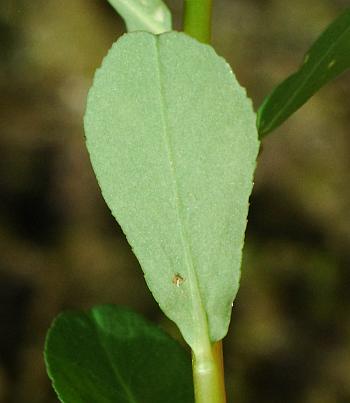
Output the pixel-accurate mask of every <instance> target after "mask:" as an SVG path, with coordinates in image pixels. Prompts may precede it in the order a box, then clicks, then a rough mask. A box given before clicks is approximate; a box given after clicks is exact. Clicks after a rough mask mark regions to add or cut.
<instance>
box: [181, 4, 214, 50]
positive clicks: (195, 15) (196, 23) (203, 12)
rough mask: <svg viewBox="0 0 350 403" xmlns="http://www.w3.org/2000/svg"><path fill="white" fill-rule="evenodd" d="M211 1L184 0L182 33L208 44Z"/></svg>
mask: <svg viewBox="0 0 350 403" xmlns="http://www.w3.org/2000/svg"><path fill="white" fill-rule="evenodd" d="M212 3H213V1H212V0H185V8H184V31H185V32H186V34H188V35H190V36H192V37H193V38H195V39H197V40H199V41H200V42H204V43H210V37H211V13H212Z"/></svg>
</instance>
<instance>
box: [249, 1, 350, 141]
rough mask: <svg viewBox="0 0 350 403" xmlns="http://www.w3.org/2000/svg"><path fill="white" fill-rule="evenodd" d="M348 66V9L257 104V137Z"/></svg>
mask: <svg viewBox="0 0 350 403" xmlns="http://www.w3.org/2000/svg"><path fill="white" fill-rule="evenodd" d="M349 67H350V9H348V10H347V11H345V12H344V13H343V14H342V15H340V17H338V18H337V19H336V20H335V21H334V22H333V23H332V24H331V25H329V26H328V28H327V29H326V30H325V31H324V32H323V33H322V34H321V36H320V37H319V38H318V39H317V41H316V42H315V43H314V44H313V46H312V47H311V49H310V50H309V51H308V52H307V54H306V55H305V57H304V63H303V65H302V66H301V67H300V69H299V70H298V71H297V72H296V73H294V74H293V75H291V76H290V77H288V78H287V79H286V80H285V81H283V82H282V83H281V84H280V85H279V86H277V87H276V88H275V89H274V90H273V91H272V93H271V94H270V95H269V96H268V97H266V98H265V100H264V102H263V103H262V105H261V106H260V108H259V111H258V119H257V126H258V130H259V135H260V137H264V136H265V135H266V134H268V133H269V132H271V131H272V130H274V129H275V128H276V127H278V126H279V125H281V124H282V123H283V122H284V121H285V120H286V119H287V118H288V117H289V116H290V115H292V114H293V113H294V112H295V111H296V110H297V109H299V108H300V107H301V106H302V105H303V104H304V103H305V102H306V101H307V100H308V99H309V98H310V97H311V96H312V95H314V94H315V93H316V92H317V91H318V90H319V89H320V88H321V87H322V86H324V85H325V84H326V83H328V82H329V81H330V80H332V79H333V78H335V77H337V76H338V75H339V74H341V73H343V72H344V71H345V70H347V69H348V68H349Z"/></svg>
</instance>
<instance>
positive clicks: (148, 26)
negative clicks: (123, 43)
mask: <svg viewBox="0 0 350 403" xmlns="http://www.w3.org/2000/svg"><path fill="white" fill-rule="evenodd" d="M108 2H109V3H110V4H111V6H112V7H113V8H114V9H115V10H116V11H117V12H118V14H120V15H121V17H122V18H123V19H124V21H125V24H126V28H127V30H128V32H132V31H147V32H151V33H153V34H161V33H162V32H166V31H170V30H171V13H170V11H169V9H168V7H167V6H166V5H165V3H164V2H163V1H161V0H108Z"/></svg>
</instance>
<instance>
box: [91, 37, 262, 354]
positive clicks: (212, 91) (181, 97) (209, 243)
mask: <svg viewBox="0 0 350 403" xmlns="http://www.w3.org/2000/svg"><path fill="white" fill-rule="evenodd" d="M141 65H142V69H140V67H139V66H141ZM233 105H234V106H233ZM85 133H86V139H87V147H88V150H89V153H90V158H91V161H92V165H93V167H94V170H95V173H96V176H97V179H98V181H99V184H100V187H101V190H102V193H103V196H104V198H105V200H106V202H107V204H108V206H109V207H110V209H111V211H112V214H113V215H114V216H115V217H116V219H117V220H118V222H119V224H120V225H121V227H122V228H123V231H124V233H125V234H126V236H127V238H128V240H129V243H130V244H131V246H132V247H133V250H134V253H135V254H136V256H137V257H138V259H139V261H140V263H141V266H142V268H143V270H144V273H145V278H146V281H147V284H148V286H149V288H150V289H151V291H152V293H153V295H154V296H155V298H156V300H157V301H158V303H159V304H160V306H161V308H162V309H163V311H164V312H165V313H166V314H167V315H168V316H169V317H170V318H171V319H172V320H173V321H174V322H175V323H176V324H177V325H178V326H179V328H180V330H181V332H182V334H183V336H184V338H185V339H186V341H187V342H188V344H190V346H191V347H192V349H193V350H194V351H196V349H198V348H199V346H200V345H202V344H203V343H204V340H203V337H204V338H206V337H208V333H209V334H210V340H211V341H216V340H220V339H221V338H223V337H224V335H225V334H226V332H227V328H228V323H229V319H230V313H231V305H232V301H233V299H234V297H235V294H236V292H237V289H238V283H239V276H240V261H241V252H242V245H243V239H244V231H245V226H246V216H247V211H248V198H249V195H250V192H251V189H252V175H253V171H254V168H255V160H256V155H257V152H258V140H257V131H256V126H255V115H254V112H253V110H252V106H251V102H250V101H248V99H247V98H246V94H245V92H244V91H243V90H242V88H241V87H240V86H239V84H238V83H237V81H236V80H235V78H234V76H233V73H232V71H231V70H230V68H229V66H228V65H227V63H226V62H225V61H224V60H223V59H222V58H220V57H218V56H217V55H216V53H215V52H214V50H213V49H212V48H211V47H210V46H208V45H203V44H200V43H198V42H197V41H195V40H193V39H191V38H189V37H188V36H186V35H184V34H180V33H175V32H172V33H166V34H163V35H160V36H159V37H155V36H152V35H150V34H146V33H133V34H127V35H125V36H124V37H123V38H122V39H120V40H119V41H118V42H117V43H116V44H115V45H114V46H113V47H112V50H111V51H110V53H109V54H108V56H107V57H106V58H105V60H104V62H103V64H102V67H101V69H100V70H99V71H98V72H97V74H96V77H95V80H94V85H93V87H92V89H91V90H90V94H89V97H88V104H87V110H86V115H85ZM218 268H219V270H220V273H221V275H220V276H218V275H217V270H218Z"/></svg>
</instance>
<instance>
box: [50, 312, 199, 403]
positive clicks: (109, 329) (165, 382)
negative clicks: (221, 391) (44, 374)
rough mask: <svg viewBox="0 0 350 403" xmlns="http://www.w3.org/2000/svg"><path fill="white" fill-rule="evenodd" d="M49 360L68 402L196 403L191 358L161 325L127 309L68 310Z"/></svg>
mask: <svg viewBox="0 0 350 403" xmlns="http://www.w3.org/2000/svg"><path fill="white" fill-rule="evenodd" d="M45 361H46V366H47V370H48V373H49V376H50V378H51V379H52V381H53V386H54V388H55V390H56V392H57V394H58V396H59V398H60V400H61V401H62V402H65V403H88V402H91V403H92V402H94V403H95V402H96V403H97V402H98V403H124V402H125V403H137V402H139V403H164V402H169V403H178V402H184V403H192V402H193V386H192V373H191V359H190V356H189V354H186V352H185V351H184V349H183V348H181V346H180V345H179V344H178V343H177V342H176V341H174V340H173V339H171V338H170V337H169V336H167V335H166V334H165V333H164V332H163V331H162V330H161V329H159V328H158V327H156V326H155V325H153V324H151V323H149V322H148V321H146V320H145V319H143V318H142V317H141V316H139V315H137V314H136V313H133V312H131V311H129V310H127V309H125V308H121V307H117V306H112V305H104V306H103V305H102V306H97V307H95V308H93V309H92V310H91V311H89V312H88V313H86V314H85V313H78V312H76V313H73V312H71V313H64V314H61V315H60V316H58V318H57V319H56V320H55V321H54V323H53V325H52V327H51V329H50V330H49V333H48V336H47V339H46V346H45Z"/></svg>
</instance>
